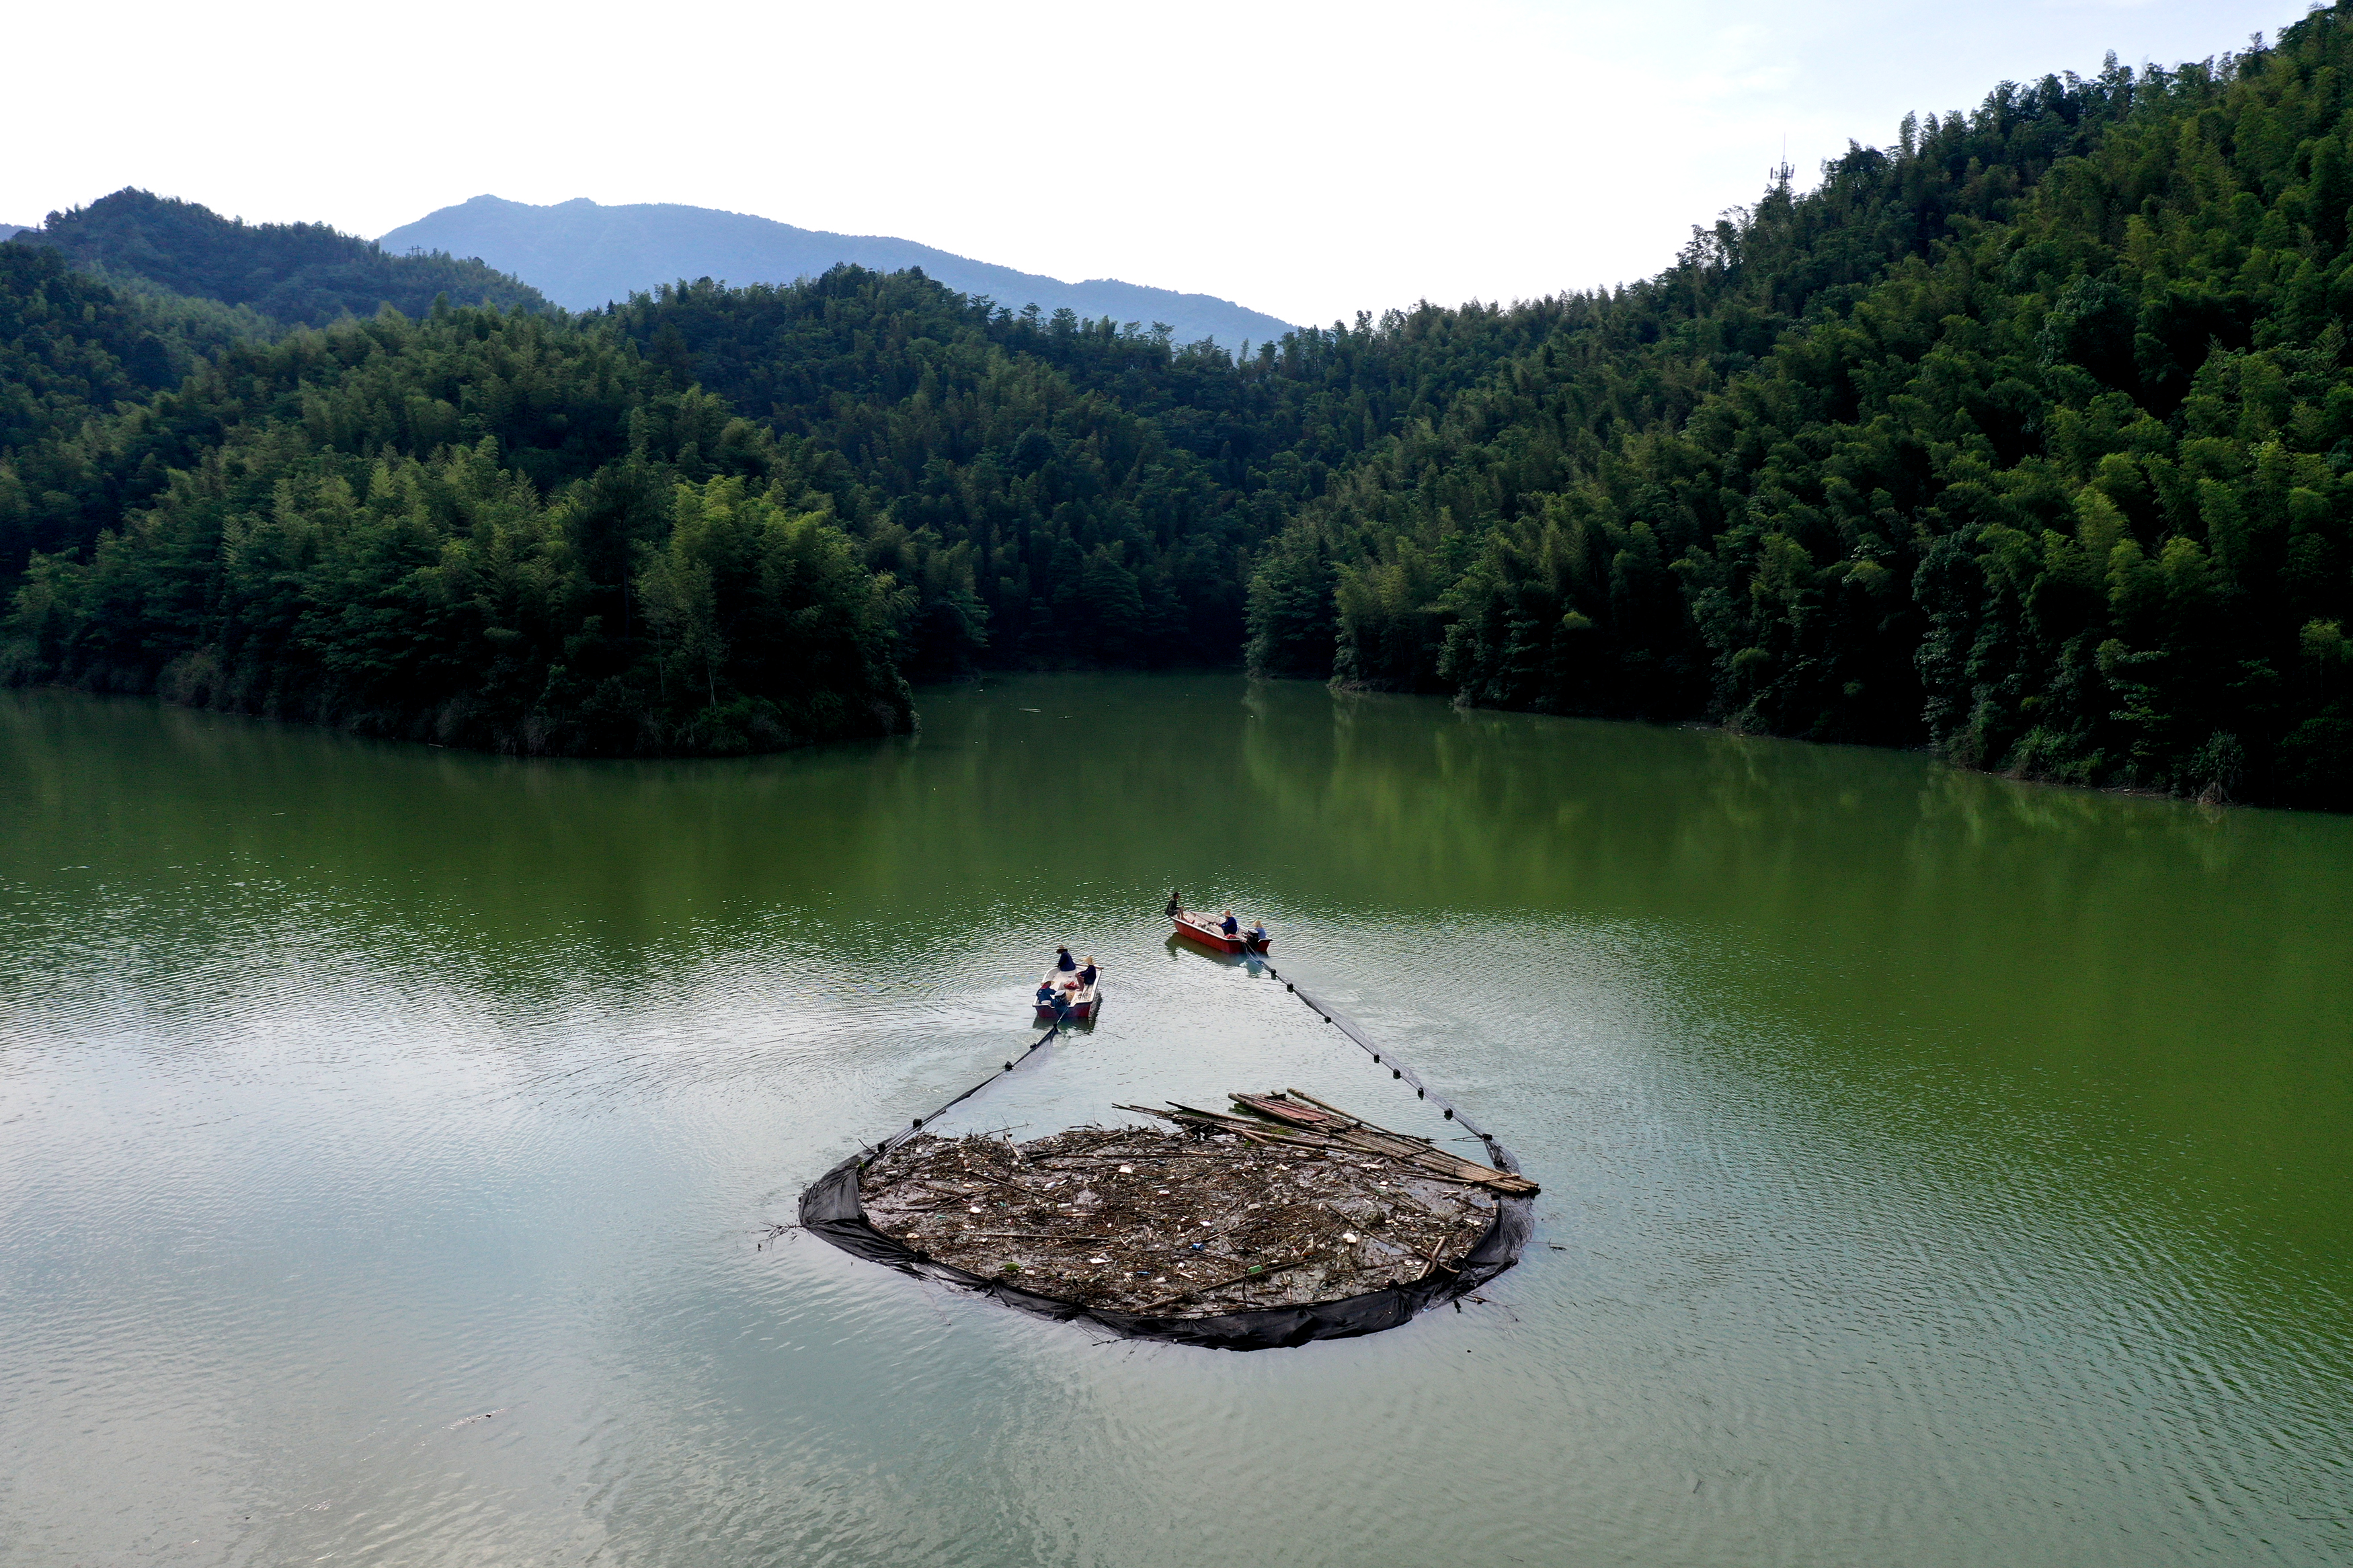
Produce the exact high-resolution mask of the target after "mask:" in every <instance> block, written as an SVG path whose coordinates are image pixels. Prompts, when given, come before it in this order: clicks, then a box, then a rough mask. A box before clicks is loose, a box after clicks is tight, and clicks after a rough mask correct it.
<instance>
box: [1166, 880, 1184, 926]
mask: <svg viewBox="0 0 2353 1568" xmlns="http://www.w3.org/2000/svg"><path fill="white" fill-rule="evenodd" d="M1163 912H1164V913H1166V915H1167V917H1168V918H1169V919H1170V920H1172V921H1173V920H1175V919H1176V917H1177V916H1178V915H1181V914H1183V913H1184V912H1185V901H1184V900H1182V899H1180V898H1178V897H1177V896H1176V889H1174V888H1171V889H1168V908H1167V909H1166V910H1164V911H1163Z"/></svg>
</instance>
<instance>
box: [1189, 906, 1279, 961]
mask: <svg viewBox="0 0 2353 1568" xmlns="http://www.w3.org/2000/svg"><path fill="white" fill-rule="evenodd" d="M1168 918H1169V919H1170V920H1171V921H1175V922H1176V934H1177V935H1178V936H1181V937H1183V938H1184V939H1185V940H1186V941H1187V942H1199V943H1200V944H1201V945H1202V946H1203V947H1210V948H1215V949H1217V951H1219V952H1265V951H1266V950H1267V949H1268V948H1270V947H1271V946H1273V945H1274V938H1272V937H1271V936H1261V937H1257V938H1255V939H1254V938H1252V937H1251V935H1250V932H1248V931H1243V932H1242V933H1241V934H1240V935H1239V936H1228V935H1227V934H1226V933H1225V932H1224V931H1220V930H1219V917H1217V916H1215V915H1205V914H1202V913H1200V912H1198V910H1176V912H1174V913H1173V914H1171V915H1170V916H1169V917H1168Z"/></svg>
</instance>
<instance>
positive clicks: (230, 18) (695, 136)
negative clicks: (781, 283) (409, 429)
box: [0, 0, 2305, 323]
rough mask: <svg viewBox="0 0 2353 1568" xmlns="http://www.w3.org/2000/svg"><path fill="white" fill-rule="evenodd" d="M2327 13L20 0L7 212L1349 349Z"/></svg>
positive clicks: (1618, 264)
mask: <svg viewBox="0 0 2353 1568" xmlns="http://www.w3.org/2000/svg"><path fill="white" fill-rule="evenodd" d="M2304 8H2305V5H2304V0H1807V3H1789V0H1642V3H1640V4H1634V3H1629V0H1447V3H1446V4H1443V5H1439V4H1429V3H1425V4H1421V5H1399V4H1394V3H1392V0H1347V3H1345V4H1337V3H1326V0H1188V3H1187V4H1186V5H1133V4H1131V5H1101V4H1088V5H1078V4H1065V3H1060V0H1020V3H1005V4H990V3H988V0H978V3H975V0H959V3H957V4H952V5H951V4H934V3H932V0H893V3H892V4H890V5H842V4H840V3H839V0H827V3H825V4H822V5H804V4H800V3H799V0H758V3H745V0H706V3H705V4H702V5H697V6H694V7H691V8H689V7H680V8H677V9H667V8H655V9H650V10H649V8H647V7H645V6H644V5H639V4H630V5H616V4H604V3H600V0H576V3H575V4H573V5H569V6H566V7H561V8H559V7H554V6H549V5H515V4H511V3H509V0H463V3H458V0H415V3H412V4H406V5H401V6H399V7H397V8H395V7H391V6H387V5H332V6H322V5H316V4H315V3H312V0H305V3H304V4H301V5H293V4H285V3H279V0H215V3H213V4H209V5H202V6H196V5H186V4H185V0H173V3H171V4H157V3H155V0H119V3H117V4H113V5H108V6H105V7H102V8H100V7H84V6H73V5H40V6H27V7H26V8H25V10H24V11H22V12H19V13H16V15H15V16H13V17H12V19H11V20H10V22H9V25H8V33H9V41H10V44H11V46H12V47H11V50H10V52H11V55H12V57H13V58H14V59H15V60H16V67H15V68H12V69H11V70H10V71H9V73H8V76H9V85H8V89H7V91H6V93H5V96H0V116H5V123H6V124H7V126H8V132H7V136H6V145H7V153H6V155H5V157H0V221H4V222H10V223H23V224H31V223H38V222H39V221H40V220H41V218H42V216H44V215H45V214H47V213H48V212H50V211H52V210H55V209H58V208H62V207H67V206H72V205H79V204H82V203H87V202H89V201H90V200H92V199H94V198H96V197H98V196H100V195H105V194H106V193H107V192H109V191H113V190H118V189H121V187H122V186H124V185H140V186H143V187H145V188H147V189H149V190H153V191H154V192H156V193H158V194H159V195H177V196H185V197H187V198H189V199H191V200H195V201H199V202H203V203H204V204H206V205H208V206H211V207H213V208H215V209H216V210H217V211H220V212H222V213H225V214H228V215H231V216H244V217H246V218H248V219H250V220H253V221H257V222H259V221H271V222H292V221H298V220H309V221H324V222H328V223H332V224H333V225H334V226H336V227H338V228H341V229H344V230H346V231H348V232H351V233H355V234H361V235H366V236H369V237H374V236H376V235H379V234H382V233H384V232H385V231H386V230H388V229H391V228H394V227H396V226H399V225H401V224H404V223H407V222H409V221H411V220H413V219H415V218H417V217H420V216H423V215H424V214H426V213H427V212H429V211H431V210H433V209H434V208H436V207H440V206H445V205H449V204H451V203H455V202H460V201H464V200H465V199H466V198H468V197H470V196H474V195H483V194H493V195H501V196H506V197H509V198H511V199H512V200H516V201H523V202H537V203H548V202H558V201H564V200H567V199H569V198H571V197H574V196H587V197H590V198H591V199H593V200H596V201H599V202H604V203H607V204H614V203H623V202H682V203H687V204H690V205H696V206H712V207H724V208H727V209H729V210H732V211H736V212H748V213H756V214H758V215H760V216H764V217H770V218H776V219H778V220H780V221H782V222H786V223H791V224H797V225H799V226H803V227H806V228H818V229H832V230H837V231H839V232H843V233H849V234H883V235H895V236H898V237H903V238H907V239H913V240H919V241H921V242H923V243H924V244H927V245H934V246H937V247H941V248H943V249H946V250H950V251H955V252H957V253H959V254H962V255H965V256H970V257H975V258H979V259H982V260H986V261H993V262H997V263H999V264H1002V265H1005V266H1009V267H1015V268H1020V269H1022V270H1024V271H1029V272H1040V273H1045V274H1048V275H1050V276H1052V277H1058V278H1062V279H1072V280H1075V279H1082V278H1098V277H1113V278H1119V279H1124V280H1126V281H1128V282H1132V283H1144V284H1151V285H1155V286H1157V287H1161V288H1170V289H1186V290H1188V291H1198V292H1203V293H1209V294H1216V295H1220V296H1223V297H1225V298H1228V299H1231V300H1239V301H1240V302H1241V303H1243V304H1245V305H1249V306H1251V307H1253V308H1255V309H1258V310H1265V311H1268V312H1270V313H1271V314H1274V315H1276V316H1280V317H1282V318H1283V319H1284V320H1287V321H1297V322H1316V323H1327V322H1330V321H1335V320H1342V319H1346V318H1350V317H1353V316H1354V314H1355V313H1356V311H1357V310H1371V311H1373V312H1375V313H1376V314H1377V313H1378V312H1379V311H1381V310H1385V309H1388V308H1390V307H1397V306H1406V305H1410V304H1412V303H1413V302H1414V301H1415V300H1422V299H1429V300H1436V301H1438V302H1440V303H1442V304H1454V303H1459V302H1461V300H1469V299H1479V300H1515V299H1525V298H1532V297H1535V296H1538V295H1543V294H1550V293H1556V292H1559V291H1561V290H1563V289H1584V288H1591V287H1595V286H1598V285H1603V284H1611V283H1617V282H1622V281H1626V280H1630V279H1635V278H1640V277H1644V276H1647V275H1649V274H1651V273H1653V272H1656V271H1657V270H1659V269H1660V268H1662V267H1663V266H1665V265H1666V264H1667V263H1668V261H1670V260H1671V259H1672V257H1673V255H1674V252H1675V250H1676V249H1677V247H1679V246H1680V245H1681V244H1682V243H1683V241H1684V240H1685V239H1687V238H1688V237H1689V234H1690V231H1691V227H1692V226H1693V225H1694V224H1704V223H1707V222H1709V221H1711V220H1712V219H1713V218H1714V217H1715V215H1716V214H1717V213H1719V212H1721V211H1723V210H1724V209H1725V208H1727V207H1730V206H1734V205H1740V204H1744V203H1747V202H1751V201H1753V200H1755V199H1756V197H1757V195H1758V193H1759V192H1761V191H1762V190H1763V188H1764V186H1765V184H1766V181H1767V175H1768V173H1769V171H1770V170H1771V168H1772V167H1773V165H1775V164H1776V163H1778V162H1779V161H1780V160H1781V159H1782V157H1783V156H1784V154H1785V152H1786V155H1787V157H1788V160H1789V162H1790V163H1793V164H1794V165H1796V167H1797V168H1798V170H1799V178H1800V180H1801V183H1805V184H1811V183H1812V182H1813V180H1814V178H1815V177H1816V176H1815V172H1816V171H1817V169H1818V168H1819V165H1820V163H1821V161H1822V160H1823V159H1825V158H1828V157H1832V156H1835V155H1836V154H1838V153H1841V152H1843V151H1844V150H1845V147H1846V144H1847V142H1848V141H1849V140H1850V139H1852V140H1855V141H1859V142H1865V143H1877V144H1880V145H1885V144H1888V143H1891V142H1894V140H1895V135H1896V125H1897V123H1898V121H1901V120H1902V118H1903V116H1904V115H1905V112H1906V111H1907V110H1918V111H1921V112H1926V111H1929V110H1937V111H1944V110H1953V109H1963V108H1971V107H1974V106H1975V105H1976V104H1977V103H1978V101H1979V100H1982V99H1983V98H1984V96H1985V94H1986V93H1987V91H1988V90H1989V89H1991V88H1992V87H1993V86H1994V84H1995V83H1997V82H1999V81H2000V80H2002V79H2019V80H2025V79H2032V78H2035V77H2038V76H2041V75H2042V74H2044V73H2045V72H2051V71H2065V70H2074V71H2078V72H2081V73H2083V74H2085V75H2089V74H2090V73H2092V72H2094V71H2096V70H2097V69H2098V68H2099V67H2100V63H2101V58H2102V56H2103V55H2105V53H2106V52H2107V51H2109V50H2114V51H2115V52H2116V54H2117V56H2118V57H2119V58H2121V59H2123V61H2124V62H2125V63H2126V64H2127V65H2138V64H2140V63H2142V62H2144V61H2147V60H2155V61H2157V62H2158V63H2161V64H2170V63H2174V62H2177V61H2179V60H2182V59H2202V58H2207V57H2209V56H2211V55H2215V54H2218V53H2222V52H2225V51H2229V50H2232V49H2237V48H2241V47H2244V46H2245V44H2246V41H2247V37H2248V35H2249V34H2251V33H2253V32H2256V31H2259V30H2260V31H2263V32H2266V33H2267V34H2268V33H2272V32H2275V31H2276V30H2277V29H2278V28H2280V27H2281V26H2284V25H2286V24H2287V23H2289V22H2292V21H2294V20H2295V18H2296V17H2298V16H2301V15H2303V12H2304Z"/></svg>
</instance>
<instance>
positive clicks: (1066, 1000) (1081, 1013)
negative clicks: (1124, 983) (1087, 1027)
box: [1035, 969, 1103, 1024]
mask: <svg viewBox="0 0 2353 1568" xmlns="http://www.w3.org/2000/svg"><path fill="white" fill-rule="evenodd" d="M1075 978H1076V976H1074V975H1072V974H1070V973H1067V972H1065V971H1063V970H1060V969H1050V970H1048V971H1046V978H1045V979H1044V980H1043V981H1041V982H1039V984H1045V985H1050V986H1052V987H1053V988H1054V990H1055V991H1056V992H1057V993H1058V994H1060V996H1061V998H1062V1006H1063V1012H1062V1017H1063V1018H1064V1020H1066V1021H1067V1022H1070V1023H1073V1024H1085V1023H1091V1022H1092V1021H1093V1019H1094V1016H1095V1008H1096V1006H1097V1005H1099V1004H1101V1002H1102V1001H1103V976H1102V975H1101V974H1100V973H1098V974H1097V975H1096V976H1095V982H1094V984H1092V985H1087V986H1082V987H1080V988H1079V989H1077V990H1075V991H1065V990H1063V989H1062V984H1063V982H1064V981H1067V980H1071V979H1075ZM1035 1005H1036V1007H1037V1010H1038V1022H1039V1023H1041V1024H1050V1023H1052V1022H1053V1021H1054V1009H1053V1007H1052V1005H1050V1004H1048V1003H1045V1002H1039V1003H1036V1004H1035Z"/></svg>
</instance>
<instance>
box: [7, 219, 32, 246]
mask: <svg viewBox="0 0 2353 1568" xmlns="http://www.w3.org/2000/svg"><path fill="white" fill-rule="evenodd" d="M30 227H31V225H30V224H23V223H0V245H5V244H7V243H8V241H10V240H11V239H14V238H15V237H16V236H18V235H20V234H22V233H24V232H25V231H26V229H27V228H30Z"/></svg>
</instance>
